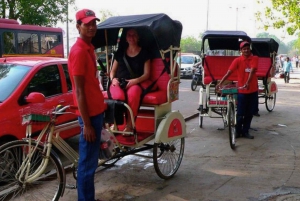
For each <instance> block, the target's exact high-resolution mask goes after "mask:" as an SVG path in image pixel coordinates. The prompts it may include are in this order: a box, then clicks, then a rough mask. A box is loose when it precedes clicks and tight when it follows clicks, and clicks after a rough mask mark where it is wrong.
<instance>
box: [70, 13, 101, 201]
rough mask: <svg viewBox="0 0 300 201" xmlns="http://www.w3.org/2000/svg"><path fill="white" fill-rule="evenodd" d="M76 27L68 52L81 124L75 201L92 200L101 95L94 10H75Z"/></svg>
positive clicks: (98, 138)
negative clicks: (93, 42) (74, 40)
mask: <svg viewBox="0 0 300 201" xmlns="http://www.w3.org/2000/svg"><path fill="white" fill-rule="evenodd" d="M76 21H77V24H76V28H77V30H78V32H79V34H80V36H79V37H78V38H77V41H76V43H75V44H74V45H73V47H72V48H71V51H70V56H69V60H68V68H69V73H70V78H71V82H72V90H73V97H74V104H75V105H76V106H78V111H77V112H76V113H77V114H78V122H79V124H80V127H81V133H80V139H79V161H78V171H77V186H78V187H77V189H78V190H77V191H78V201H94V200H95V186H94V175H95V171H96V169H97V167H98V158H99V151H100V141H101V131H102V125H103V112H104V110H105V107H104V98H103V95H102V92H101V89H100V85H99V80H98V70H97V66H96V58H95V53H94V49H95V48H94V46H93V45H92V44H91V41H92V38H93V37H94V36H95V34H96V31H97V26H96V21H99V19H98V18H97V17H96V16H95V13H94V12H93V11H91V10H88V9H83V10H80V11H78V12H77V13H76Z"/></svg>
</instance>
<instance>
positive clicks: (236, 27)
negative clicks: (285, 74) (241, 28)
mask: <svg viewBox="0 0 300 201" xmlns="http://www.w3.org/2000/svg"><path fill="white" fill-rule="evenodd" d="M238 12H239V8H238V7H236V14H235V30H236V31H237V29H238Z"/></svg>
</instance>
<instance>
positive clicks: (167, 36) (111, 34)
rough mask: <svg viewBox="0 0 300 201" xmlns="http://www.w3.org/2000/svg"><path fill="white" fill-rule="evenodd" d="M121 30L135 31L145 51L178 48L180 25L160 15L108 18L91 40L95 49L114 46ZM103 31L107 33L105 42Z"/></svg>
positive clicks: (99, 25) (164, 15) (98, 27)
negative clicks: (131, 29)
mask: <svg viewBox="0 0 300 201" xmlns="http://www.w3.org/2000/svg"><path fill="white" fill-rule="evenodd" d="M121 28H123V29H129V28H135V29H137V31H138V32H139V35H140V42H141V44H140V45H141V46H144V47H146V48H147V49H153V48H154V49H157V50H165V49H168V48H169V47H170V46H171V45H172V46H174V47H179V46H180V39H181V33H182V24H181V23H180V22H179V21H176V20H172V19H171V18H170V17H169V16H168V15H166V14H163V13H160V14H143V15H129V16H115V17H110V18H108V19H107V20H105V21H103V22H102V23H100V24H98V25H97V33H96V36H95V37H94V39H93V40H92V43H93V45H94V46H95V48H99V47H103V46H106V45H108V46H112V45H116V44H117V41H118V37H119V30H120V29H121ZM105 30H106V31H107V42H106V39H105ZM122 37H125V36H121V40H122Z"/></svg>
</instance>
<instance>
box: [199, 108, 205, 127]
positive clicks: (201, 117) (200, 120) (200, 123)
mask: <svg viewBox="0 0 300 201" xmlns="http://www.w3.org/2000/svg"><path fill="white" fill-rule="evenodd" d="M198 110H199V127H200V128H202V125H203V116H201V114H204V109H203V105H200V106H199V109H198Z"/></svg>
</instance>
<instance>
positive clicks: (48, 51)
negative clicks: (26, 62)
mask: <svg viewBox="0 0 300 201" xmlns="http://www.w3.org/2000/svg"><path fill="white" fill-rule="evenodd" d="M0 56H1V57H18V56H45V57H46V56H47V57H49V56H50V57H61V58H64V45H63V30H62V29H61V28H52V27H42V26H37V25H21V24H19V22H18V21H17V20H13V19H0Z"/></svg>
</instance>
